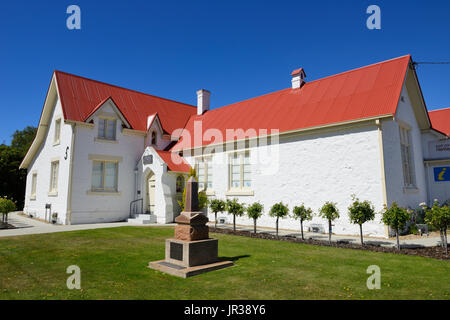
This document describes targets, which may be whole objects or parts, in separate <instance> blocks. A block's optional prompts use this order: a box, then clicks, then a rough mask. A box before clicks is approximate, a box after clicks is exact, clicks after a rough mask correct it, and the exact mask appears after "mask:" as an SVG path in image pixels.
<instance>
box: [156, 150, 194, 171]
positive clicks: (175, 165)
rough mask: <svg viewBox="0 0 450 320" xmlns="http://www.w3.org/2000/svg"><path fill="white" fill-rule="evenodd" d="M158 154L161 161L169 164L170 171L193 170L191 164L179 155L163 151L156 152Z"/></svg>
mask: <svg viewBox="0 0 450 320" xmlns="http://www.w3.org/2000/svg"><path fill="white" fill-rule="evenodd" d="M156 152H157V153H158V155H159V156H160V157H161V159H163V161H164V162H165V163H167V167H168V168H169V170H170V171H175V172H189V169H191V166H190V165H189V163H187V162H186V160H185V159H184V158H183V157H180V156H179V155H178V153H175V152H170V151H161V150H156Z"/></svg>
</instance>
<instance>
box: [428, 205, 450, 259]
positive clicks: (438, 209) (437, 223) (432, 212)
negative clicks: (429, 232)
mask: <svg viewBox="0 0 450 320" xmlns="http://www.w3.org/2000/svg"><path fill="white" fill-rule="evenodd" d="M425 221H426V222H427V223H428V224H430V225H432V226H433V227H436V228H438V229H439V232H440V234H441V243H442V246H443V247H444V249H445V254H446V255H448V242H447V229H448V226H449V224H450V207H449V206H448V205H443V206H440V205H439V202H437V201H434V203H433V206H432V207H431V208H430V209H428V210H426V214H425Z"/></svg>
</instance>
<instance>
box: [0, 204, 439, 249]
mask: <svg viewBox="0 0 450 320" xmlns="http://www.w3.org/2000/svg"><path fill="white" fill-rule="evenodd" d="M8 223H9V224H11V225H13V226H15V227H16V229H0V237H10V236H21V235H29V234H41V233H54V232H64V231H76V230H90V229H101V228H117V227H123V226H132V224H130V223H128V222H110V223H93V224H77V225H54V224H50V223H46V222H42V221H39V220H36V219H32V218H29V217H26V216H23V215H19V214H18V213H17V212H12V213H10V214H9V217H8ZM170 225H174V224H146V225H142V226H140V227H150V228H151V227H161V226H170ZM208 225H209V226H210V231H211V232H214V225H213V224H212V223H211V222H210V223H209V224H208ZM217 226H218V227H219V228H229V229H232V228H233V226H232V225H231V224H218V225H217ZM236 230H239V231H250V232H253V227H246V226H236ZM256 231H257V232H259V233H261V232H265V233H269V234H273V235H274V234H275V229H273V228H264V227H258V228H257V230H256ZM279 235H280V236H286V235H289V236H293V237H299V238H300V237H301V234H300V231H292V230H279ZM304 236H305V239H309V238H311V239H314V240H323V241H328V234H323V233H312V232H304ZM440 240H441V239H440V238H439V237H431V236H430V237H427V236H422V237H420V238H416V239H401V240H400V245H402V247H405V248H407V247H409V248H418V247H434V246H437V245H439V244H440ZM331 241H335V242H336V241H343V242H348V243H355V244H360V238H359V236H350V235H334V234H333V235H332V236H331ZM364 242H365V243H367V244H374V245H381V246H385V247H393V246H395V245H396V241H395V239H381V238H373V237H364Z"/></svg>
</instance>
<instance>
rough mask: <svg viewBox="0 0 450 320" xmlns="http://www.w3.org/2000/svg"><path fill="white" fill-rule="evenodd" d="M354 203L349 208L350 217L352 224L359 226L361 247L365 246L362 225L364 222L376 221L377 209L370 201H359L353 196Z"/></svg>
mask: <svg viewBox="0 0 450 320" xmlns="http://www.w3.org/2000/svg"><path fill="white" fill-rule="evenodd" d="M352 199H353V203H352V204H351V206H350V207H348V216H349V218H350V221H351V223H354V224H359V233H360V235H361V245H362V246H363V245H364V241H363V231H362V225H363V223H364V222H367V221H370V220H373V219H375V208H374V207H373V205H372V203H370V201H367V200H365V201H359V199H358V198H356V196H355V195H352Z"/></svg>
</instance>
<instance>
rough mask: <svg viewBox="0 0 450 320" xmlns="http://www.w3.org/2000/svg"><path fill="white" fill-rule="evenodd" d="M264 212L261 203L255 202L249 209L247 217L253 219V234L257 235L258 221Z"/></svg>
mask: <svg viewBox="0 0 450 320" xmlns="http://www.w3.org/2000/svg"><path fill="white" fill-rule="evenodd" d="M263 211H264V206H263V205H262V204H261V203H259V202H254V203H253V204H252V205H251V206H249V207H248V208H247V216H248V217H249V218H250V219H253V233H256V220H258V219H259V218H260V217H261V216H262V213H263Z"/></svg>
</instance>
